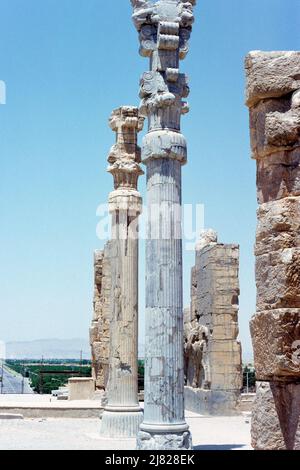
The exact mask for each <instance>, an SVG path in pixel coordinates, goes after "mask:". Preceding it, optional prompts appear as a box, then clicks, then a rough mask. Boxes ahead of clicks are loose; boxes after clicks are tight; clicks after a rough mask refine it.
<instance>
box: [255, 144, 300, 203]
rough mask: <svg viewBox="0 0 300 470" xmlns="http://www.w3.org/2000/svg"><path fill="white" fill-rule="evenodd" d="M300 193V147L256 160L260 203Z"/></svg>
mask: <svg viewBox="0 0 300 470" xmlns="http://www.w3.org/2000/svg"><path fill="white" fill-rule="evenodd" d="M299 195H300V148H296V149H294V150H291V151H289V152H286V151H279V152H277V153H276V154H272V155H270V156H268V158H266V159H262V160H258V161H257V198H258V202H259V203H260V204H263V203H265V202H270V201H275V200H277V199H281V198H285V197H289V196H299Z"/></svg>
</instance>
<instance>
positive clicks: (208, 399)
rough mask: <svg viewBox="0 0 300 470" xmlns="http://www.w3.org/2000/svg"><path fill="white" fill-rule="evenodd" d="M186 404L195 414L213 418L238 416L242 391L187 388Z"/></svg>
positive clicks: (185, 391)
mask: <svg viewBox="0 0 300 470" xmlns="http://www.w3.org/2000/svg"><path fill="white" fill-rule="evenodd" d="M184 397H185V402H186V404H187V406H188V409H189V410H190V411H192V412H193V413H197V414H200V415H211V416H220V414H221V415H224V416H236V415H237V414H239V413H240V412H241V411H240V403H241V394H240V390H235V391H234V390H233V391H230V390H229V391H226V390H225V391H224V390H204V389H200V388H193V387H185V389H184Z"/></svg>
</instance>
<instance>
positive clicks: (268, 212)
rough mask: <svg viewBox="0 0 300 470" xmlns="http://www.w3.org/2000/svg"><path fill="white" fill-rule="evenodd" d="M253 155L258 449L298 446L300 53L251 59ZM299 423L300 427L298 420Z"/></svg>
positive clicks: (249, 94) (253, 332)
mask: <svg viewBox="0 0 300 470" xmlns="http://www.w3.org/2000/svg"><path fill="white" fill-rule="evenodd" d="M246 73H247V104H248V106H249V108H250V131H251V147H252V156H253V158H255V159H256V161H257V193H258V202H259V204H260V206H259V209H258V213H257V216H258V226H257V234H256V247H255V254H256V285H257V313H256V315H254V317H253V318H252V320H251V335H252V342H253V347H254V358H255V369H256V375H257V378H258V380H260V381H268V382H269V383H267V382H261V383H258V388H257V398H256V402H255V405H254V411H253V420H252V440H253V446H254V447H255V448H256V449H273V450H275V449H296V448H299V431H298V434H297V432H296V430H297V426H298V423H299V413H300V401H299V377H300V235H299V228H300V204H299V202H300V198H299V195H300V166H299V163H300V52H253V53H250V54H249V55H248V57H247V59H246ZM298 427H299V426H298Z"/></svg>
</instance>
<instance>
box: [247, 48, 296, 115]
mask: <svg viewBox="0 0 300 470" xmlns="http://www.w3.org/2000/svg"><path fill="white" fill-rule="evenodd" d="M245 68H246V74H247V89H246V98H247V105H248V106H249V107H252V106H254V105H255V104H256V103H258V102H259V101H261V100H265V99H267V98H281V97H283V96H286V95H288V94H290V93H292V92H293V91H295V90H299V89H300V52H299V51H275V52H264V51H252V52H250V53H249V54H248V55H247V57H246V62H245Z"/></svg>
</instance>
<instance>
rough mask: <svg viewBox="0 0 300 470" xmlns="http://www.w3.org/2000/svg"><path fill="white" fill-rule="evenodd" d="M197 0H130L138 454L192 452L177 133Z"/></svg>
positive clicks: (180, 139) (181, 160)
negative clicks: (135, 134)
mask: <svg viewBox="0 0 300 470" xmlns="http://www.w3.org/2000/svg"><path fill="white" fill-rule="evenodd" d="M195 4H196V1H195V0H192V1H188V2H187V1H186V0H159V1H156V2H152V1H148V0H132V5H133V7H134V12H133V20H134V23H135V26H136V28H137V30H138V33H139V38H140V54H141V55H142V56H144V57H149V58H150V70H149V71H148V72H146V73H144V74H143V76H142V78H141V83H140V84H141V87H140V98H141V100H142V101H141V105H140V112H141V114H142V115H143V116H145V117H147V118H148V121H149V132H148V134H147V135H146V136H145V138H144V140H143V149H142V160H143V163H144V164H145V165H146V166H147V195H148V217H149V221H148V235H147V237H148V240H147V244H146V245H147V246H146V272H147V274H146V351H145V355H146V357H145V412H144V422H143V423H142V425H141V432H140V434H139V437H138V444H137V445H138V448H140V449H188V448H190V447H191V438H190V435H189V432H188V425H187V424H186V423H185V419H184V374H183V350H182V344H183V306H182V235H181V214H180V207H181V167H182V165H183V164H185V163H186V160H187V144H186V140H185V138H184V136H183V135H182V134H181V133H180V121H181V115H182V114H184V113H186V112H188V105H187V103H186V102H185V101H183V98H186V97H187V96H188V94H189V87H188V83H187V77H186V76H185V74H182V73H180V71H179V61H180V59H183V58H184V57H185V56H186V54H187V52H188V39H189V37H190V34H191V30H192V24H193V21H194V16H193V5H195Z"/></svg>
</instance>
